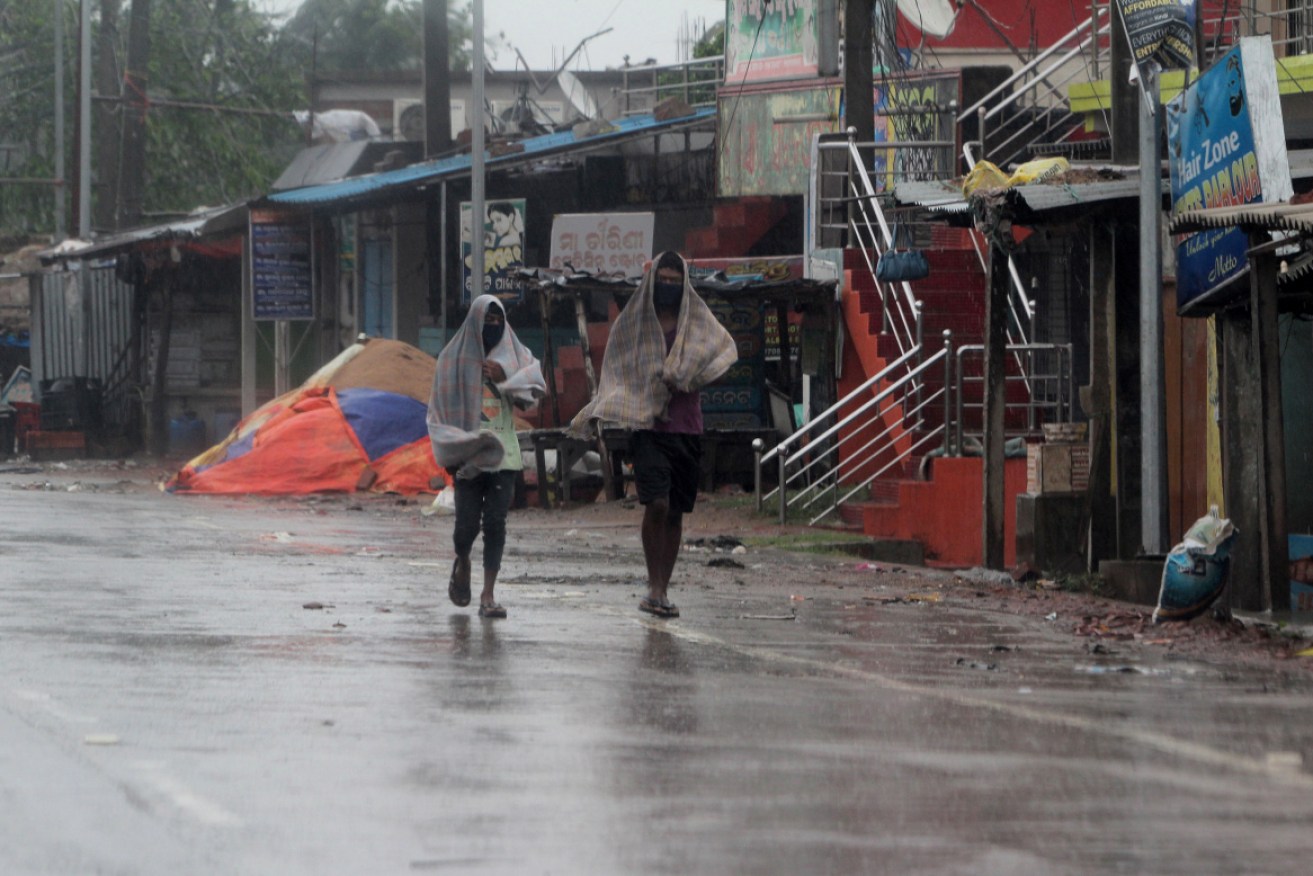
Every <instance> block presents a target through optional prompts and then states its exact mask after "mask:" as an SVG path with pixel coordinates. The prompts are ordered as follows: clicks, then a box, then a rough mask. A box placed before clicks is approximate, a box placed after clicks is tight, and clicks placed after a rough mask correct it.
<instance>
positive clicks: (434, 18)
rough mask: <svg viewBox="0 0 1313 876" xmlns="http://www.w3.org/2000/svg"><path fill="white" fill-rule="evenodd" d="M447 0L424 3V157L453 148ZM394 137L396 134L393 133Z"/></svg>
mask: <svg viewBox="0 0 1313 876" xmlns="http://www.w3.org/2000/svg"><path fill="white" fill-rule="evenodd" d="M447 31H448V27H447V0H424V157H425V158H432V157H433V156H435V155H437V154H438V153H440V152H444V151H446V150H447V148H448V147H450V146H451V56H450V48H449V42H450V36H449V34H448V32H447ZM392 133H393V136H396V132H395V131H393V132H392Z"/></svg>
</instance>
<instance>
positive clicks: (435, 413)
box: [428, 295, 547, 474]
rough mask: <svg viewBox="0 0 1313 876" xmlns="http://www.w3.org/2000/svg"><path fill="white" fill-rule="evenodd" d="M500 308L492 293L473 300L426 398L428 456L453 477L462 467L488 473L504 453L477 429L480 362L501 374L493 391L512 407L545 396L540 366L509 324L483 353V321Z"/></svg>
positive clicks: (480, 407)
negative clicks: (430, 451) (430, 444)
mask: <svg viewBox="0 0 1313 876" xmlns="http://www.w3.org/2000/svg"><path fill="white" fill-rule="evenodd" d="M501 306H502V305H501V302H500V301H498V300H497V299H496V298H495V297H494V296H492V295H480V296H479V297H478V298H475V299H474V301H473V303H471V304H470V312H469V313H468V314H467V315H466V317H465V321H464V322H463V323H461V326H460V328H459V329H457V331H456V334H455V335H453V336H452V338H451V340H449V341H448V342H447V344H446V346H444V347H443V348H442V352H441V353H439V354H438V365H437V370H436V371H435V372H434V375H433V392H432V393H431V394H430V396H429V412H428V427H429V440H430V441H432V442H433V458H434V459H436V460H437V462H438V465H440V466H442V467H443V468H445V469H447V470H448V471H450V472H452V473H453V474H454V473H455V471H456V469H458V468H460V467H461V466H462V465H472V466H474V467H475V468H478V469H481V470H484V471H491V470H494V469H496V468H497V466H499V465H501V461H502V456H503V454H504V452H505V451H504V449H503V447H502V443H501V441H500V440H499V439H498V438H497V436H496V435H494V434H492V433H491V432H489V431H487V430H480V429H479V416H480V414H481V412H482V410H483V363H484V360H485V359H487V360H491V361H493V362H496V363H498V364H500V365H501V366H502V369H503V370H505V372H506V380H504V381H503V382H501V383H499V384H497V390H498V392H500V393H501V394H502V395H503V396H505V397H506V398H508V399H509V400H510V401H512V402H513V403H515V404H516V405H518V406H523V407H527V406H529V405H532V404H533V402H534V401H536V400H537V399H539V398H542V397H543V396H544V395H545V394H546V392H547V382H546V381H545V380H544V379H543V372H542V367H541V366H540V365H539V363H538V360H537V359H536V358H534V355H533V353H531V352H529V348H528V347H526V346H524V344H522V343H520V339H519V338H518V337H516V336H515V331H514V330H513V329H512V328H511V326H510V323H509V322H508V323H506V331H505V332H504V333H503V334H502V338H501V340H500V341H498V342H497V346H495V347H493V348H492V350H491V351H490V352H489V353H488V354H487V355H486V356H485V355H484V352H483V319H484V317H485V316H486V315H487V313H488V308H489V307H498V308H501Z"/></svg>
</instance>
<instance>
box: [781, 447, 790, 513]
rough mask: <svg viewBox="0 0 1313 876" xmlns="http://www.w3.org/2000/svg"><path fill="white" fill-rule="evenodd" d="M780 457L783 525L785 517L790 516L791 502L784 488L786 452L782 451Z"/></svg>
mask: <svg viewBox="0 0 1313 876" xmlns="http://www.w3.org/2000/svg"><path fill="white" fill-rule="evenodd" d="M778 458H779V471H780V476H779V485H780V486H779V491H780V525H781V526H783V525H784V521H785V519H786V518H787V517H788V513H789V503H788V497H787V496H786V495H785V493H786V492H787V490H785V489H784V485H785V483H786V481H785V477H784V454H783V453H781V454H780V455H779V457H778Z"/></svg>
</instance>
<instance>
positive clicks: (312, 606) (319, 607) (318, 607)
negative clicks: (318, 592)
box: [301, 602, 324, 611]
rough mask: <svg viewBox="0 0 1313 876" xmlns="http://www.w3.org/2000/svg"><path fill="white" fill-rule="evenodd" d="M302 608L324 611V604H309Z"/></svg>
mask: <svg viewBox="0 0 1313 876" xmlns="http://www.w3.org/2000/svg"><path fill="white" fill-rule="evenodd" d="M301 607H302V608H307V609H309V610H310V611H322V610H323V608H324V604H323V603H322V602H307V603H306V604H305V605H303V606H301Z"/></svg>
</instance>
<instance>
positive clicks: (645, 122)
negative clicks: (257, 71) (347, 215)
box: [267, 107, 716, 206]
mask: <svg viewBox="0 0 1313 876" xmlns="http://www.w3.org/2000/svg"><path fill="white" fill-rule="evenodd" d="M715 118H716V108H715V107H705V108H703V109H700V110H695V111H693V112H692V113H691V114H690V115H687V116H682V117H680V118H677V119H666V120H663V121H659V120H657V119H656V118H655V117H654V116H652V115H651V114H646V115H638V116H630V117H628V118H624V119H617V120H616V121H614V122H612V123H611V126H610V128H609V129H608V130H605V131H603V132H601V133H598V134H594V135H592V136H590V137H586V138H584V139H582V140H580V139H576V137H575V135H574V132H573V131H562V132H557V133H554V134H544V135H542V136H541V137H529V138H527V139H525V140H521V141H519V142H518V143H517V144H516V145H517V146H521V147H523V148H522V149H517V150H516V151H515V152H511V153H508V154H504V155H491V156H489V157H488V158H487V159H486V161H485V164H486V166H487V167H489V168H502V167H510V166H513V165H516V164H524V163H527V162H530V161H536V160H539V159H542V158H546V157H548V156H550V155H556V154H560V153H568V152H577V151H580V150H581V149H587V148H591V147H595V146H606V145H613V144H615V143H619V142H623V141H625V140H632V139H635V138H637V137H642V136H647V135H650V134H653V133H657V132H660V131H669V130H675V129H679V128H685V127H694V126H698V125H702V124H705V123H707V122H714V121H715ZM471 164H472V158H471V156H469V155H453V156H450V157H448V158H441V159H438V160H436V161H426V162H423V163H421V164H412V165H410V166H409V167H403V168H399V169H397V170H388V171H383V172H380V173H371V174H366V175H364V176H357V177H351V178H350V179H344V180H341V181H339V182H335V183H326V184H324V185H318V186H308V187H305V188H299V189H291V190H289V191H284V192H278V193H276V194H273V195H270V196H269V197H268V199H267V200H268V201H269V202H271V203H274V204H284V205H288V206H315V205H321V204H333V203H340V202H346V201H356V200H366V199H368V198H370V197H374V196H378V195H381V194H383V193H385V192H391V191H394V190H396V189H402V188H406V187H408V186H413V185H415V184H416V183H419V184H424V183H428V182H436V181H438V180H441V179H452V178H459V177H464V176H468V175H469V173H470V168H471Z"/></svg>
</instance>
